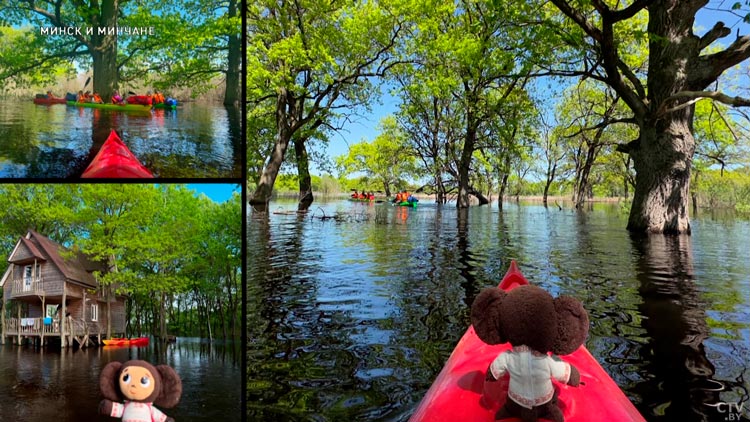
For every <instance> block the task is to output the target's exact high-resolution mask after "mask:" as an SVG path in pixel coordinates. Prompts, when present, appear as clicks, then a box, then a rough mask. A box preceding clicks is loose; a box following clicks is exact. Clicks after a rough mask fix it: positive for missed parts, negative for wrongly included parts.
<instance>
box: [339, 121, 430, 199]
mask: <svg viewBox="0 0 750 422" xmlns="http://www.w3.org/2000/svg"><path fill="white" fill-rule="evenodd" d="M380 131H381V133H380V134H379V135H378V136H377V137H375V139H374V140H373V141H372V142H360V143H357V144H352V145H350V146H349V152H348V154H347V155H342V156H339V157H337V158H336V165H337V167H338V168H339V174H340V175H341V176H347V175H350V174H352V173H357V172H361V173H364V174H365V176H367V177H368V179H369V180H371V181H372V182H375V183H378V184H379V185H380V186H378V189H377V190H381V189H382V190H385V191H387V192H391V191H393V190H394V189H396V188H397V187H400V186H403V185H404V184H405V181H406V180H407V179H409V178H410V177H413V176H415V175H416V174H417V172H416V159H415V158H414V156H413V155H412V154H411V151H410V149H409V148H408V146H407V144H406V139H405V135H404V133H403V132H402V131H401V129H400V128H399V126H398V124H397V122H396V119H395V118H394V117H393V116H388V117H385V118H384V119H383V120H382V121H381V122H380Z"/></svg>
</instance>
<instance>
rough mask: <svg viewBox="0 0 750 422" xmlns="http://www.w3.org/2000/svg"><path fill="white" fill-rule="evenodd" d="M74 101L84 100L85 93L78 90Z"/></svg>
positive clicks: (82, 101) (81, 101) (83, 101)
mask: <svg viewBox="0 0 750 422" xmlns="http://www.w3.org/2000/svg"><path fill="white" fill-rule="evenodd" d="M76 101H78V102H79V103H85V102H86V94H84V93H83V90H80V91H78V96H77V97H76Z"/></svg>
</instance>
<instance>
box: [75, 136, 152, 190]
mask: <svg viewBox="0 0 750 422" xmlns="http://www.w3.org/2000/svg"><path fill="white" fill-rule="evenodd" d="M81 177H82V178H153V177H154V175H153V174H151V172H150V171H149V170H148V169H147V168H146V167H144V166H143V165H142V164H141V162H140V161H138V158H136V156H135V155H134V154H133V153H132V152H130V150H129V149H128V147H127V146H126V145H125V144H124V143H123V142H122V140H121V139H120V137H119V136H117V133H115V131H114V130H112V132H110V134H109V137H108V138H107V140H106V142H104V145H102V147H101V149H100V150H99V152H98V153H97V154H96V157H94V159H93V160H92V161H91V164H89V166H88V167H87V168H86V170H85V171H84V172H83V174H82V175H81Z"/></svg>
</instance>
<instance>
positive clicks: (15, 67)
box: [0, 12, 75, 96]
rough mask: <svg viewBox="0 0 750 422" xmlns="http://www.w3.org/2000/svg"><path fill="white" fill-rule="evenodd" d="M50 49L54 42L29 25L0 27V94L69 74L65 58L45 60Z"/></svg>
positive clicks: (52, 80)
mask: <svg viewBox="0 0 750 422" xmlns="http://www.w3.org/2000/svg"><path fill="white" fill-rule="evenodd" d="M0 13H1V12H0ZM51 48H55V45H54V42H53V41H52V40H48V39H47V38H46V37H44V36H42V35H40V34H39V30H35V28H33V27H30V26H24V27H21V28H18V29H17V28H12V27H7V26H0V80H2V81H3V83H2V86H1V87H0V96H2V95H7V94H9V93H10V92H12V91H14V90H17V89H19V88H26V87H33V86H43V85H47V84H50V83H52V82H54V81H55V80H56V79H57V78H58V77H60V76H72V75H73V74H74V71H75V68H74V67H73V65H72V63H70V62H69V61H55V60H47V59H46V58H47V56H48V55H49V54H50V49H51Z"/></svg>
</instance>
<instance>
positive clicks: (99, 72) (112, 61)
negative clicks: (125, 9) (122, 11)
mask: <svg viewBox="0 0 750 422" xmlns="http://www.w3.org/2000/svg"><path fill="white" fill-rule="evenodd" d="M118 9H119V7H118V0H105V1H102V3H101V9H100V10H101V14H99V15H94V16H93V17H92V26H93V27H94V33H93V34H91V46H90V50H91V58H92V61H93V70H94V78H93V79H94V88H93V89H94V92H98V93H99V95H101V97H102V99H103V100H104V102H108V100H109V99H110V98H112V93H113V92H114V90H115V89H117V81H118V79H119V78H118V72H117V34H116V31H117V13H118ZM99 28H101V29H102V31H103V33H102V34H100V33H99ZM111 28H113V29H114V30H113V31H112V32H113V33H110V29H111Z"/></svg>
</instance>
